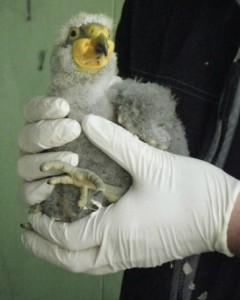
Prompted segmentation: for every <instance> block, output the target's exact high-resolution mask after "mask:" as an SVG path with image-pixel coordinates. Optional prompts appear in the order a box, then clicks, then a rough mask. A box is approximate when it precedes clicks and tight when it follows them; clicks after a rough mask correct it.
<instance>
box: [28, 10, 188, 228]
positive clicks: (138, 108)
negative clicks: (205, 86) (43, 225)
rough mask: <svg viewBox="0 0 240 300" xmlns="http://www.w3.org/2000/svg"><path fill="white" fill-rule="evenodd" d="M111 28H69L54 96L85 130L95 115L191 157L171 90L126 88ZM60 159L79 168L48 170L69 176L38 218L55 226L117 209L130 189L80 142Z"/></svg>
mask: <svg viewBox="0 0 240 300" xmlns="http://www.w3.org/2000/svg"><path fill="white" fill-rule="evenodd" d="M111 31H112V20H111V19H110V18H108V17H107V16H105V15H102V14H99V15H92V14H87V13H80V14H79V15H77V16H76V17H73V18H72V19H71V20H70V21H69V22H68V24H67V25H65V26H64V27H63V29H62V31H61V33H60V37H59V39H58V41H57V43H56V45H55V47H54V50H53V53H52V59H51V66H52V84H51V87H50V92H49V95H51V96H58V97H61V98H64V99H66V100H67V101H68V102H69V105H70V108H71V111H70V113H69V116H68V117H69V118H71V119H75V120H77V121H78V122H79V123H81V121H82V119H83V117H84V116H85V115H87V114H89V113H92V114H96V115H99V116H102V117H104V118H106V119H109V120H111V121H113V122H116V123H119V124H121V125H122V126H123V127H125V128H126V129H127V130H129V131H130V132H132V133H133V134H135V135H137V136H138V137H139V138H140V139H141V140H143V141H144V142H146V143H148V144H150V145H152V146H155V147H158V148H159V149H162V150H167V151H171V152H174V153H178V154H182V155H188V147H187V142H186V138H185V133H184V128H183V126H182V124H181V122H180V120H179V119H178V118H177V116H176V112H175V107H176V101H175V100H174V97H173V95H172V94H171V92H170V90H169V89H167V88H165V87H163V86H159V85H157V84H153V83H140V82H137V81H135V80H130V79H128V80H121V79H120V78H119V77H117V76H116V54H115V53H114V42H113V41H112V40H111ZM55 150H56V151H73V152H75V153H77V154H78V155H79V166H78V167H77V168H76V167H72V166H70V165H68V164H65V163H62V162H60V161H50V162H45V163H43V164H42V166H41V170H42V171H43V172H45V171H48V170H52V169H53V170H57V171H60V172H61V173H64V175H62V176H56V177H52V178H50V179H49V183H50V184H55V185H56V187H55V189H54V191H53V193H52V194H51V196H50V197H49V198H48V199H46V201H44V202H43V203H41V204H39V205H37V206H36V207H34V208H33V209H32V210H33V211H34V210H35V211H36V210H37V211H39V210H40V211H42V212H43V213H45V214H47V215H48V216H50V217H51V218H53V219H55V220H60V221H63V222H72V221H74V220H76V219H79V218H82V217H84V216H86V215H87V214H89V213H91V212H93V211H94V210H96V209H98V208H99V207H101V206H106V205H108V204H109V203H112V202H115V201H117V200H118V199H119V198H120V197H121V196H122V195H123V194H124V193H125V192H126V191H127V189H128V188H129V187H130V185H131V182H132V181H131V177H130V175H129V174H128V173H127V172H126V171H125V170H123V169H122V168H121V167H120V166H119V165H117V163H115V162H114V161H112V160H111V159H110V158H109V157H108V156H107V155H105V154H104V153H103V152H102V151H101V150H99V149H98V148H96V147H95V146H94V145H93V144H91V143H90V141H89V140H88V138H87V137H86V136H85V135H84V133H82V134H81V136H80V137H79V138H78V139H77V140H75V141H73V142H71V143H69V144H66V145H65V146H61V147H58V148H56V149H55Z"/></svg>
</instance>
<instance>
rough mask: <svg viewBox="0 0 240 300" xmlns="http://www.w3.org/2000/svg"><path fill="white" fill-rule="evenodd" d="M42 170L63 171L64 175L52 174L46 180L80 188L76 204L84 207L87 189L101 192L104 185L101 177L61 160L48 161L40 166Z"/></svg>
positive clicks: (86, 199)
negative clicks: (52, 175)
mask: <svg viewBox="0 0 240 300" xmlns="http://www.w3.org/2000/svg"><path fill="white" fill-rule="evenodd" d="M40 170H41V171H42V172H46V171H49V170H55V171H60V172H63V173H65V175H61V176H54V177H51V178H50V179H49V180H48V183H49V184H54V185H56V184H72V185H75V186H76V187H78V188H79V189H80V199H79V200H78V206H79V207H80V208H84V207H85V206H86V205H87V203H88V190H89V189H90V190H95V191H96V192H100V191H101V192H103V191H104V190H105V185H104V182H103V181H102V179H101V178H100V177H99V176H97V175H96V174H95V173H93V172H91V171H90V170H87V169H80V168H78V167H73V166H71V165H70V164H67V163H64V162H61V161H49V162H45V163H42V164H41V166H40Z"/></svg>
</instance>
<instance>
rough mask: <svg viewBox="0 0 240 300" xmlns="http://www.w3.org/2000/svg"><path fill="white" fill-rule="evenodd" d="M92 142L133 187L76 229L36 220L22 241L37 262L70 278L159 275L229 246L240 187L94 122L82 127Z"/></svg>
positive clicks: (200, 164) (92, 119) (212, 170)
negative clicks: (148, 270)
mask: <svg viewBox="0 0 240 300" xmlns="http://www.w3.org/2000/svg"><path fill="white" fill-rule="evenodd" d="M82 128H83V130H84V131H85V132H86V134H87V135H88V137H89V138H90V140H91V141H92V142H93V143H94V144H95V145H97V146H98V147H100V148H101V149H102V150H103V151H105V152H106V153H107V154H108V155H109V156H110V157H112V158H113V159H115V160H116V161H117V162H118V163H119V164H120V165H122V166H123V167H124V168H125V169H126V170H127V171H128V172H129V173H130V174H131V175H132V178H133V184H132V187H131V188H130V189H129V191H128V192H127V193H126V194H125V195H124V196H123V197H122V198H121V199H120V200H119V201H118V202H117V203H116V204H112V205H110V206H109V207H107V208H102V209H100V210H99V211H98V212H95V213H92V214H91V215H89V216H87V217H85V218H83V219H81V220H78V221H76V222H73V223H71V224H67V223H61V222H56V221H53V220H51V219H50V218H48V217H47V216H45V215H41V214H40V213H38V214H33V215H30V222H31V224H32V226H33V228H34V230H35V232H33V231H31V232H30V231H28V232H25V233H24V234H23V237H22V240H23V243H24V245H25V246H26V247H27V248H28V249H29V250H31V251H32V252H33V253H34V254H36V255H37V256H39V257H41V258H44V259H45V260H47V261H49V262H51V263H53V264H55V265H57V266H60V267H63V268H66V269H68V270H71V271H73V272H85V273H90V274H105V273H110V272H114V271H118V270H124V269H128V268H133V267H154V266H157V265H161V264H163V263H165V262H167V261H172V260H175V259H180V258H183V257H186V256H190V255H192V254H197V253H202V252H208V251H219V252H222V253H224V254H226V255H229V256H231V255H232V254H231V253H230V251H229V249H228V246H227V228H228V223H229V219H230V215H231V212H232V209H233V206H234V203H235V200H236V199H237V196H238V194H239V190H240V186H239V181H237V180H236V179H234V178H232V177H231V176H229V175H227V174H226V173H224V172H223V171H221V170H220V169H218V168H216V167H214V166H212V165H210V164H208V163H205V162H203V161H200V160H196V159H192V158H187V157H182V156H177V155H173V154H170V153H167V152H163V151H161V150H158V149H155V148H152V147H150V146H148V145H147V144H145V143H143V142H141V141H139V140H138V138H137V137H136V136H133V135H131V134H130V133H129V132H127V131H125V130H124V129H123V128H121V127H119V126H117V125H115V124H113V123H111V122H109V121H107V120H104V119H102V118H100V117H96V116H93V115H90V116H87V117H86V118H85V120H84V122H83V124H82Z"/></svg>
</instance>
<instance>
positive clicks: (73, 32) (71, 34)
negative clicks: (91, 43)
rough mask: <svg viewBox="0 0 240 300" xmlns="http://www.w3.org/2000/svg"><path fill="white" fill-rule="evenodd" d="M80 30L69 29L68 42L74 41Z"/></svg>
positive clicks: (76, 28) (75, 28)
mask: <svg viewBox="0 0 240 300" xmlns="http://www.w3.org/2000/svg"><path fill="white" fill-rule="evenodd" d="M79 33H80V29H79V28H78V27H73V28H71V29H70V31H69V34H68V40H69V41H74V40H76V39H77V38H78V37H79Z"/></svg>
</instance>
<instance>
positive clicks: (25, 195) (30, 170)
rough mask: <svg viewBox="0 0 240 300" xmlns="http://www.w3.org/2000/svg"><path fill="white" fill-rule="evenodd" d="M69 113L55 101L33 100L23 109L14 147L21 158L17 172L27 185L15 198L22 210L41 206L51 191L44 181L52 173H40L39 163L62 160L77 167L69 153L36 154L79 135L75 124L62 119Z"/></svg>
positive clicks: (63, 102)
mask: <svg viewBox="0 0 240 300" xmlns="http://www.w3.org/2000/svg"><path fill="white" fill-rule="evenodd" d="M69 110H70V108H69V104H68V103H67V101H66V100H64V99H61V98H57V97H37V98H34V99H32V100H31V101H30V102H29V103H27V105H26V106H25V107H24V118H25V120H26V122H27V124H26V125H25V126H24V128H23V130H22V131H21V132H20V134H19V136H18V144H19V147H20V149H21V150H22V151H24V152H25V155H23V156H22V157H20V159H19V160H18V164H17V170H18V174H19V175H20V176H21V177H22V178H23V179H24V180H26V181H27V182H26V183H25V184H23V186H22V188H21V189H20V192H19V197H18V198H19V201H20V202H21V203H22V204H24V205H26V206H29V205H33V204H35V203H39V202H42V201H43V200H45V199H46V197H47V196H48V195H49V194H50V193H51V192H52V190H53V187H52V186H51V185H49V184H47V180H46V179H44V178H45V177H47V176H50V175H53V174H54V173H53V172H51V173H47V174H46V173H45V174H44V173H43V172H40V170H39V166H40V164H41V163H42V162H44V161H49V160H62V161H65V162H68V163H70V164H72V165H74V166H76V165H77V164H78V155H77V154H75V153H72V152H46V153H40V152H42V151H44V150H47V149H51V148H53V147H58V146H61V145H64V144H66V143H68V142H71V141H72V140H74V139H76V138H77V137H78V136H79V135H80V132H81V128H80V125H79V123H78V122H77V121H75V120H71V119H68V118H65V117H66V116H67V115H68V113H69Z"/></svg>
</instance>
